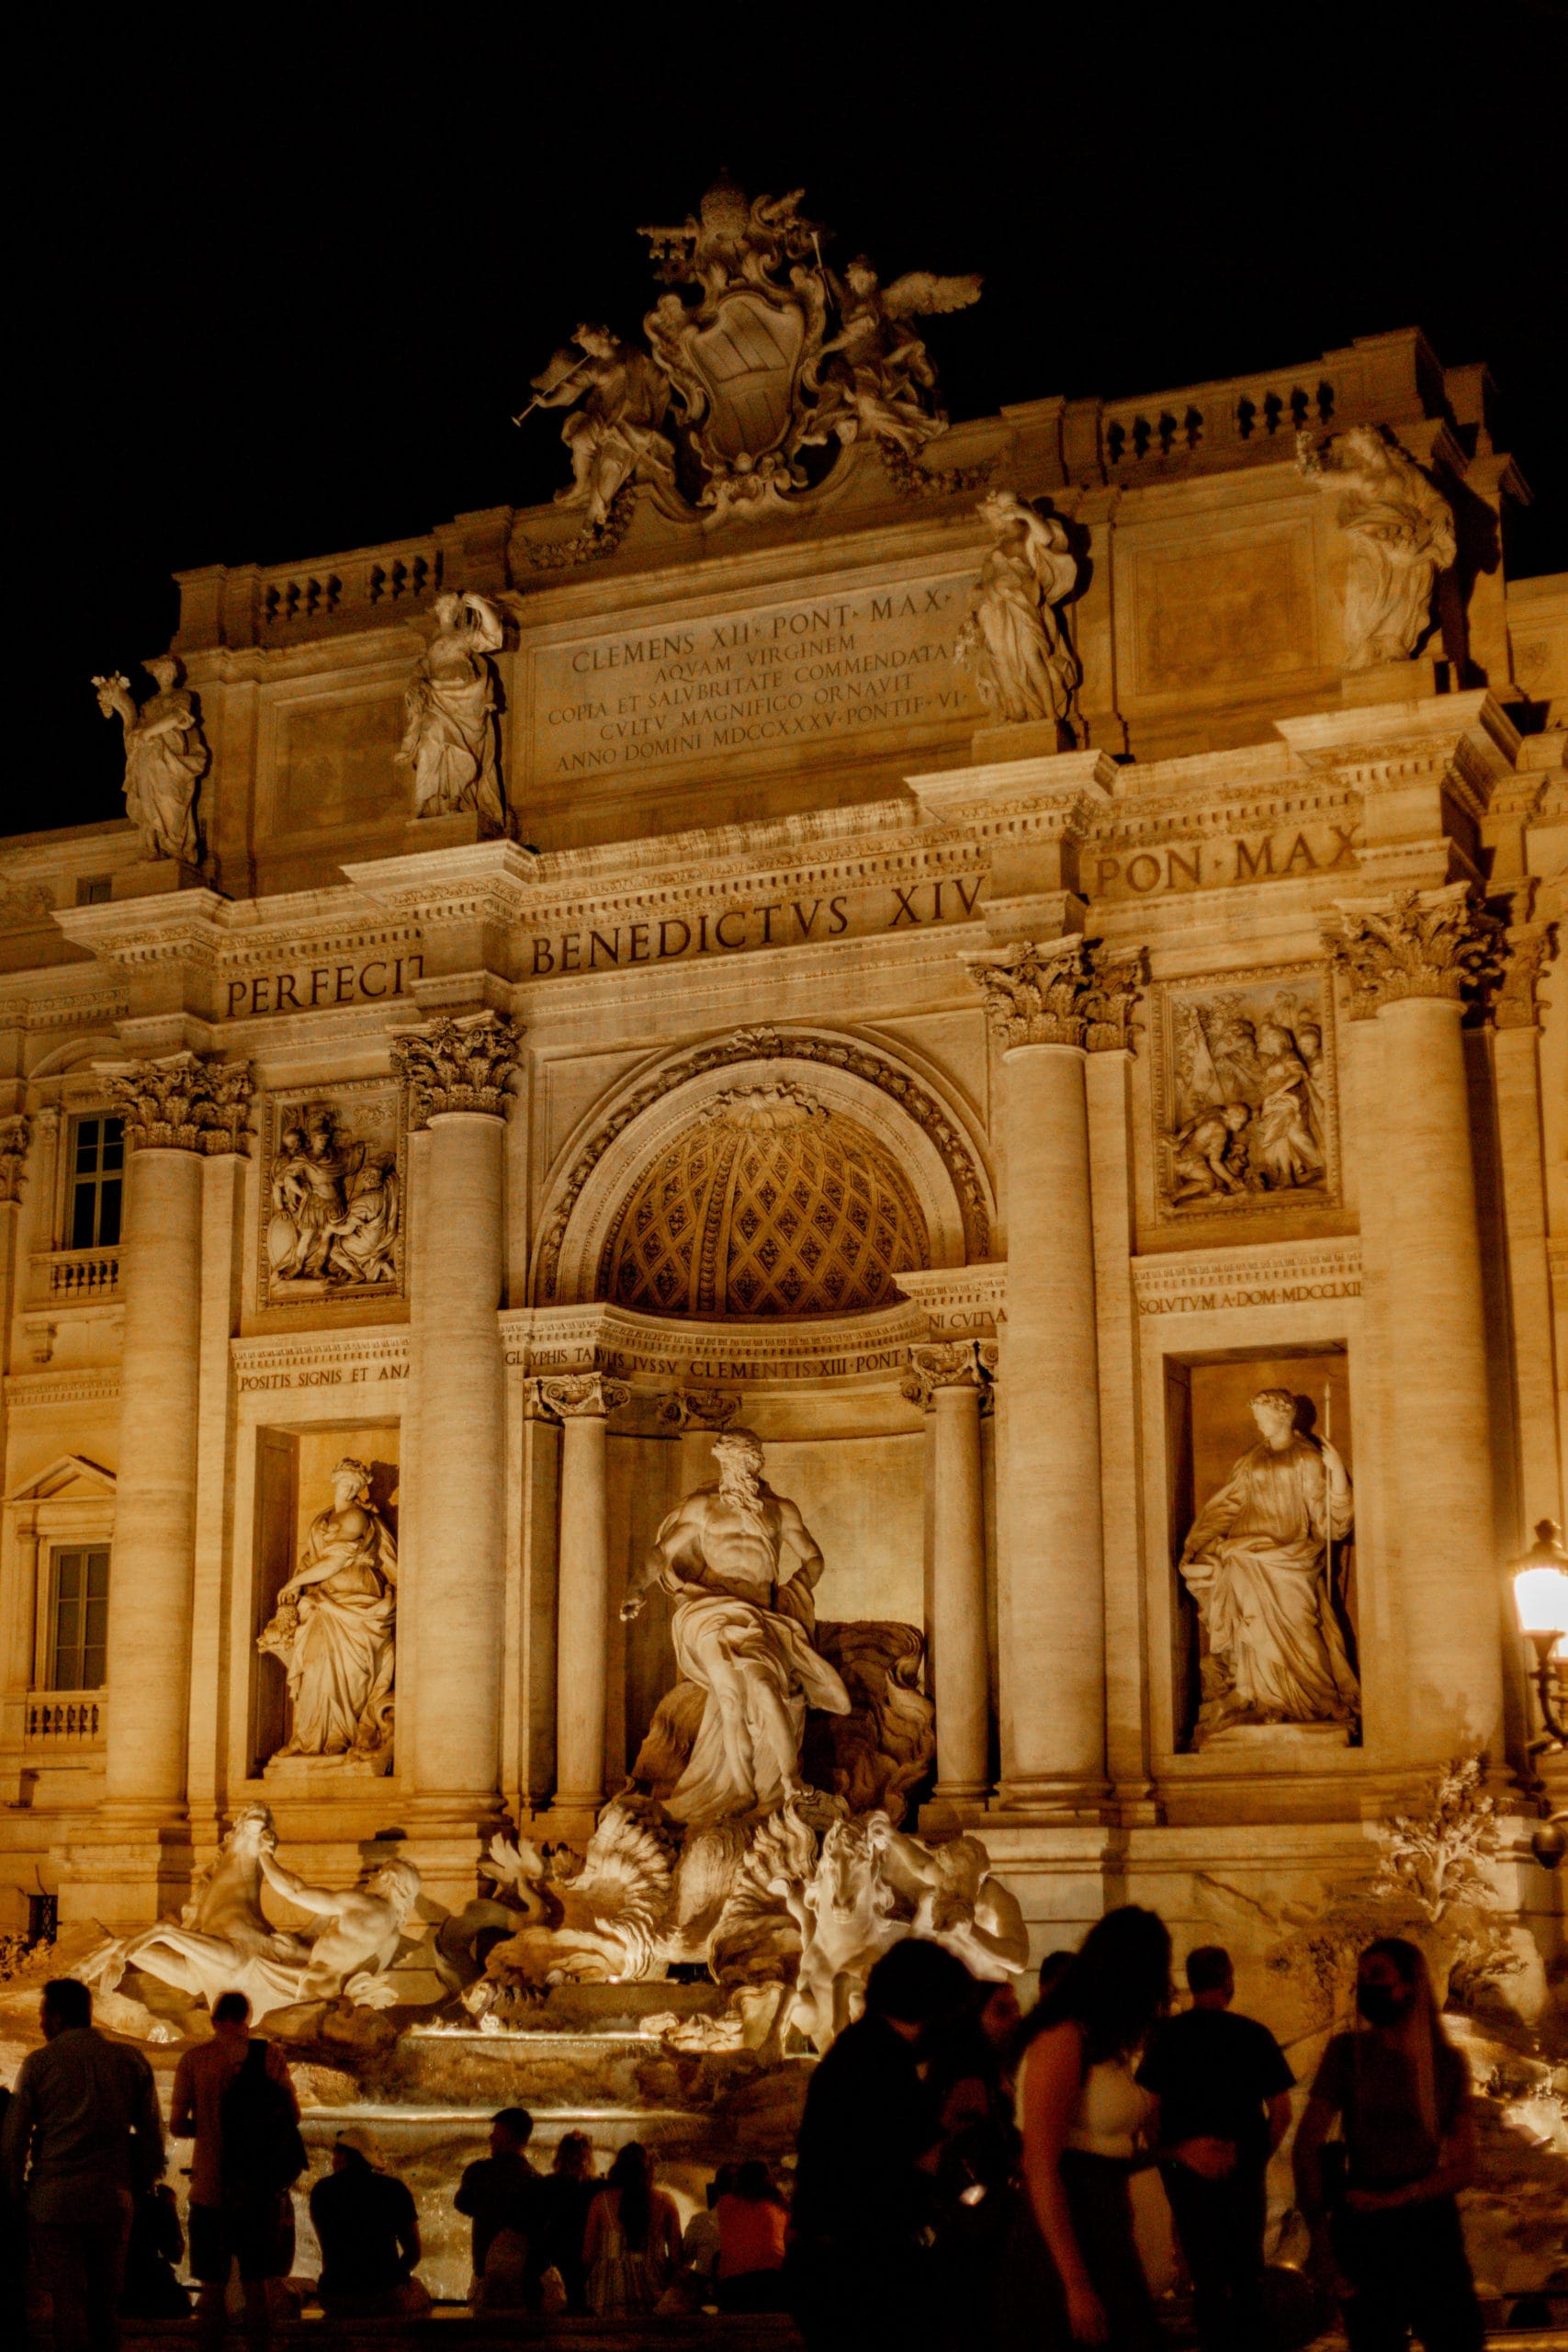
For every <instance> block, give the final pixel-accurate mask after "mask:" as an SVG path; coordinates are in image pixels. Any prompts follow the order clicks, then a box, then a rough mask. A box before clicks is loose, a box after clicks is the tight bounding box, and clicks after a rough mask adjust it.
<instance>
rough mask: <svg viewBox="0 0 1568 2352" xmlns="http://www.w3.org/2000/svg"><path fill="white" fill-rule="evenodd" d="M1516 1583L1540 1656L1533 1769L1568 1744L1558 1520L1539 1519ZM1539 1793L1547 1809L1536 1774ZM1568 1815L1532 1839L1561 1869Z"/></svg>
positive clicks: (1546, 1823)
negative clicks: (1538, 1726) (1538, 1723)
mask: <svg viewBox="0 0 1568 2352" xmlns="http://www.w3.org/2000/svg"><path fill="white" fill-rule="evenodd" d="M1509 1574H1510V1576H1511V1577H1512V1578H1513V1583H1514V1607H1515V1610H1516V1611H1517V1614H1518V1620H1519V1632H1520V1634H1522V1635H1523V1637H1524V1639H1525V1641H1526V1642H1527V1643H1528V1644H1529V1647H1530V1650H1531V1652H1532V1653H1533V1656H1534V1659H1535V1667H1534V1672H1533V1676H1532V1678H1531V1679H1532V1680H1533V1681H1534V1684H1535V1694H1536V1700H1537V1702H1538V1704H1539V1705H1540V1720H1541V1724H1542V1725H1543V1728H1542V1730H1541V1731H1540V1733H1539V1735H1538V1736H1536V1737H1535V1738H1534V1739H1532V1740H1531V1741H1530V1743H1529V1747H1528V1749H1527V1751H1526V1752H1527V1754H1528V1755H1529V1758H1530V1762H1531V1765H1532V1767H1533V1765H1534V1762H1535V1759H1536V1758H1537V1757H1538V1756H1553V1755H1556V1754H1558V1753H1559V1752H1560V1751H1561V1750H1562V1748H1564V1747H1568V1721H1565V1720H1564V1717H1563V1712H1562V1702H1563V1697H1564V1690H1565V1686H1568V1551H1565V1550H1564V1549H1563V1546H1562V1529H1561V1528H1560V1527H1559V1526H1558V1524H1557V1522H1556V1521H1555V1520H1552V1519H1543V1520H1540V1521H1537V1524H1536V1531H1535V1542H1534V1543H1533V1544H1531V1545H1530V1547H1529V1551H1528V1552H1527V1553H1526V1554H1525V1555H1524V1556H1523V1558H1522V1559H1518V1560H1516V1561H1515V1562H1514V1564H1513V1566H1512V1567H1511V1568H1510V1570H1509ZM1535 1793H1536V1794H1537V1796H1538V1797H1539V1798H1540V1801H1541V1807H1542V1812H1543V1814H1544V1813H1545V1810H1546V1807H1545V1788H1544V1784H1543V1783H1542V1781H1541V1780H1540V1775H1539V1774H1536V1775H1535ZM1564 1822H1568V1814H1561V1813H1559V1814H1551V1815H1547V1817H1546V1818H1544V1819H1543V1820H1542V1821H1541V1823H1540V1826H1539V1827H1538V1828H1537V1829H1536V1831H1535V1834H1534V1836H1533V1837H1532V1838H1531V1839H1530V1846H1531V1849H1532V1851H1533V1852H1534V1854H1535V1858H1536V1860H1537V1861H1538V1862H1540V1863H1541V1864H1543V1865H1544V1867H1545V1868H1546V1869H1547V1870H1555V1869H1556V1867H1557V1865H1558V1863H1559V1862H1560V1861H1561V1860H1562V1856H1563V1853H1564V1852H1565V1851H1568V1832H1565V1830H1564V1827H1563V1824H1564Z"/></svg>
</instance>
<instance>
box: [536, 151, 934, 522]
mask: <svg viewBox="0 0 1568 2352" xmlns="http://www.w3.org/2000/svg"><path fill="white" fill-rule="evenodd" d="M803 193H804V191H803V190H801V189H798V188H796V189H795V190H794V191H793V192H792V193H791V194H789V195H788V196H781V197H756V198H748V197H746V196H745V195H744V194H743V193H742V191H741V190H740V189H739V188H738V187H735V185H734V184H733V182H731V181H730V180H728V179H727V178H721V179H719V180H718V181H717V182H716V185H715V186H714V187H711V188H710V189H709V190H708V192H707V194H706V196H705V197H704V198H703V200H702V204H701V207H700V208H699V210H698V212H697V213H696V215H695V216H688V218H687V219H686V220H684V221H683V222H682V223H681V224H680V226H678V227H672V228H647V229H644V230H642V231H641V232H640V233H641V234H642V235H643V236H645V237H646V238H647V239H648V241H649V247H650V250H651V253H652V256H653V260H654V262H655V265H656V266H657V268H658V271H659V275H660V277H661V278H663V279H664V281H665V283H666V284H667V285H668V286H669V287H670V288H671V289H675V288H684V289H687V291H686V292H685V293H682V292H680V291H675V290H671V291H670V292H668V293H666V294H663V295H661V296H660V299H659V300H658V301H657V302H656V303H655V304H654V307H653V309H652V310H651V311H649V314H648V316H647V318H646V319H645V320H644V322H643V326H644V331H645V333H646V335H647V339H648V347H647V349H646V350H642V349H638V348H637V346H636V345H630V344H626V343H624V342H622V341H621V340H620V339H619V337H617V336H616V335H615V334H612V333H611V331H610V330H609V329H608V328H607V327H603V326H580V327H579V328H578V329H577V331H576V333H575V334H574V335H573V338H572V343H571V345H570V346H569V347H568V348H567V349H565V350H563V351H558V352H557V354H556V355H555V356H554V358H553V359H552V360H551V361H550V363H549V365H548V367H547V368H545V369H544V370H543V371H542V372H541V373H540V374H539V375H538V376H536V378H535V379H534V395H535V396H534V399H533V400H532V401H530V402H529V406H528V409H525V411H524V414H525V415H526V414H528V413H529V412H530V411H531V410H532V409H534V408H563V409H566V410H567V411H568V412H569V413H568V415H567V417H566V420H565V423H564V424H563V425H562V427H561V438H562V440H563V441H564V442H565V443H566V446H567V449H568V451H569V453H570V458H571V466H572V479H571V481H570V483H569V484H568V485H567V486H566V487H565V488H564V489H563V490H561V491H560V492H558V493H557V495H558V499H559V500H560V502H561V503H563V504H566V505H574V506H580V507H582V508H584V509H586V527H587V528H588V530H589V531H591V532H594V531H603V530H605V529H606V528H607V527H609V526H610V522H611V515H612V510H613V509H615V506H616V503H617V501H618V500H620V499H622V497H623V495H624V494H626V493H627V492H629V491H630V488H631V485H632V484H633V483H634V482H644V483H646V484H648V485H649V488H650V489H651V491H652V492H653V495H654V497H655V499H656V500H657V502H658V503H659V504H660V506H661V507H663V508H664V510H665V511H666V512H668V513H670V514H671V515H678V516H682V517H684V518H686V519H690V520H701V519H709V520H713V521H717V520H721V519H723V518H724V517H726V516H728V515H732V514H734V515H745V514H750V515H761V514H763V513H766V512H767V511H768V510H769V509H770V508H771V507H775V506H777V505H779V504H781V503H783V504H787V503H789V501H790V500H791V499H792V498H794V497H796V496H798V495H799V494H800V493H801V492H805V491H807V490H809V489H811V488H812V487H813V486H814V485H815V484H816V483H817V482H818V481H821V480H823V479H824V478H825V477H826V476H827V474H828V473H829V472H830V471H831V469H832V466H833V462H834V460H835V458H838V456H839V455H840V453H841V451H842V450H843V448H844V447H847V445H848V444H850V443H851V442H852V441H856V440H860V439H869V440H872V441H874V442H875V443H877V444H878V445H879V447H881V448H882V450H883V452H884V455H885V456H886V458H887V459H888V462H889V464H890V466H891V467H894V468H895V469H897V467H899V466H903V467H906V468H907V467H908V466H909V465H910V464H911V463H912V462H913V460H914V458H915V457H916V455H917V453H918V452H919V450H920V449H921V448H923V447H925V445H926V443H927V442H929V441H931V439H933V438H934V437H935V435H938V434H939V433H941V432H942V430H943V429H944V427H945V426H946V424H947V418H946V415H945V413H944V412H943V411H942V408H941V406H940V405H939V403H938V401H937V396H936V371H935V369H934V368H933V367H932V365H931V356H930V354H929V353H928V351H927V349H926V346H925V345H924V343H923V342H922V341H921V339H920V337H919V334H917V333H916V332H915V329H914V327H913V325H912V324H911V323H910V322H911V321H912V320H914V319H917V318H921V317H927V316H930V315H931V314H932V313H933V312H937V311H956V310H962V309H964V307H965V306H966V305H967V304H969V303H971V302H974V301H976V300H978V299H979V293H980V280H979V279H978V277H933V276H932V275H931V273H930V272H929V271H925V270H913V271H909V272H908V273H907V274H906V275H905V276H904V277H899V278H896V279H895V280H894V282H893V283H892V284H891V285H889V286H884V285H883V284H882V283H881V281H880V279H879V278H878V277H877V274H876V272H875V270H874V268H873V267H872V266H871V264H870V262H869V261H867V260H865V258H864V257H863V256H861V257H859V258H857V259H855V260H853V261H852V262H850V263H848V264H847V265H846V266H845V268H844V269H843V271H842V272H841V273H840V272H839V271H837V270H834V269H831V268H829V266H828V265H827V264H826V263H825V262H824V261H823V258H822V242H823V238H824V236H825V234H826V232H825V231H824V230H823V229H822V228H821V226H820V224H819V223H818V222H814V221H811V220H806V219H805V218H804V217H803V216H802V214H801V211H800V200H801V197H802V195H803ZM693 291H694V295H695V299H694V300H693V299H689V297H690V295H691V293H692V292H693ZM521 421H522V420H521V418H520V419H519V420H518V422H519V423H520V422H521ZM813 452H816V453H818V455H817V456H816V458H815V459H814V458H813V455H812V453H813Z"/></svg>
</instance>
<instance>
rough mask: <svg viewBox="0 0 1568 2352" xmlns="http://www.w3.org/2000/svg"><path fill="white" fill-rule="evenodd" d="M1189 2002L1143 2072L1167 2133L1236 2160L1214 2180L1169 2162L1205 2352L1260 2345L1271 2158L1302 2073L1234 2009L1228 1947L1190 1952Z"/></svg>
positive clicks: (1168, 2025) (1168, 2180)
mask: <svg viewBox="0 0 1568 2352" xmlns="http://www.w3.org/2000/svg"><path fill="white" fill-rule="evenodd" d="M1187 1985H1188V1989H1189V1991H1190V1993H1191V1996H1192V2006H1191V2007H1190V2009H1188V2010H1186V2011H1185V2012H1184V2013H1183V2014H1182V2015H1181V2016H1180V2017H1175V2018H1166V2020H1165V2021H1164V2023H1163V2024H1162V2025H1160V2026H1158V2027H1156V2030H1155V2034H1154V2037H1153V2039H1152V2041H1150V2043H1149V2048H1148V2052H1147V2054H1146V2055H1145V2059H1144V2063H1143V2064H1142V2065H1141V2066H1140V2067H1139V2069H1138V2080H1139V2082H1140V2083H1142V2085H1143V2086H1144V2088H1145V2090H1149V2091H1153V2093H1154V2094H1155V2097H1156V2098H1157V2099H1158V2101H1159V2137H1160V2138H1161V2139H1162V2140H1164V2141H1169V2142H1175V2141H1181V2140H1194V2139H1198V2138H1200V2137H1207V2138H1210V2139H1214V2140H1225V2141H1228V2142H1229V2143H1230V2144H1231V2146H1233V2147H1234V2148H1235V2167H1234V2169H1233V2170H1232V2171H1231V2172H1230V2173H1229V2174H1228V2175H1227V2177H1225V2178H1224V2180H1205V2179H1204V2178H1203V2177H1201V2175H1200V2174H1198V2173H1195V2172H1191V2171H1189V2169H1188V2168H1187V2166H1186V2165H1178V2164H1172V2165H1166V2166H1165V2168H1164V2177H1165V2186H1166V2193H1167V2195H1168V2197H1169V2199H1170V2210H1171V2213H1172V2216H1173V2218H1174V2220H1175V2222H1176V2233H1177V2236H1178V2237H1179V2239H1180V2241H1181V2251H1182V2253H1183V2255H1184V2256H1186V2259H1187V2267H1188V2269H1189V2271H1190V2273H1191V2277H1192V2288H1193V2305H1194V2307H1193V2317H1194V2319H1195V2320H1196V2322H1197V2326H1198V2339H1199V2342H1200V2343H1201V2346H1202V2347H1203V2352H1256V2346H1258V2345H1259V2344H1262V2343H1263V2342H1265V2341H1266V2339H1267V2336H1268V2325H1267V2323H1266V2320H1265V2317H1264V2310H1263V2229H1264V2223H1265V2222H1266V2221H1267V2219H1268V2211H1269V2199H1268V2191H1267V2188H1266V2187H1265V2176H1266V2174H1267V2172H1268V2168H1269V2157H1270V2156H1271V2155H1272V2154H1273V2153H1274V2151H1275V2149H1276V2148H1277V2147H1278V2146H1279V2144H1280V2141H1281V2140H1282V2139H1283V2138H1284V2136H1285V2134H1286V2132H1287V2131H1289V2130H1290V2127H1291V2086H1292V2083H1293V2082H1294V2081H1295V2076H1294V2075H1292V2072H1291V2069H1290V2067H1289V2066H1288V2065H1287V2064H1286V2063H1285V2053H1284V2052H1283V2051H1282V2050H1281V2049H1280V2045H1279V2043H1278V2042H1277V2041H1275V2039H1274V2037H1273V2035H1272V2034H1271V2033H1270V2032H1269V2029H1268V2027H1267V2026H1263V2025H1259V2024H1258V2022H1257V2021H1256V2019H1255V2018H1244V2017H1237V2016H1236V2015H1235V2011H1234V2010H1233V2009H1232V2007H1231V2002H1232V2001H1233V2000H1234V1999H1235V1973H1234V1972H1233V1970H1232V1968H1231V1962H1230V1954H1229V1953H1228V1952H1226V1951H1222V1950H1221V1948H1220V1946H1219V1945H1218V1944H1201V1945H1200V1946H1199V1947H1198V1949H1197V1951H1193V1952H1191V1953H1190V1954H1189V1956H1188V1961H1187Z"/></svg>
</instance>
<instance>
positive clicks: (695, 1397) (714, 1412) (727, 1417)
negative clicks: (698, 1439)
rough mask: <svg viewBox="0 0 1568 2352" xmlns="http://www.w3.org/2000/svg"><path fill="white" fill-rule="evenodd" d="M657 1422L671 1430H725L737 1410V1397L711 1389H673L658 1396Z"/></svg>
mask: <svg viewBox="0 0 1568 2352" xmlns="http://www.w3.org/2000/svg"><path fill="white" fill-rule="evenodd" d="M656 1409H657V1412H658V1415H659V1419H660V1420H661V1421H663V1422H664V1423H665V1424H666V1426H667V1427H669V1428H671V1429H674V1430H727V1429H728V1427H729V1424H730V1422H731V1421H732V1420H733V1419H735V1416H736V1414H737V1413H738V1412H739V1410H740V1399H739V1397H721V1396H719V1395H718V1394H717V1392H716V1390H714V1389H711V1388H677V1389H676V1390H675V1391H674V1393H673V1395H671V1396H669V1397H660V1400H659V1404H658V1407H657V1408H656Z"/></svg>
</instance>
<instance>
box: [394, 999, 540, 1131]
mask: <svg viewBox="0 0 1568 2352" xmlns="http://www.w3.org/2000/svg"><path fill="white" fill-rule="evenodd" d="M521 1042H522V1032H521V1030H520V1029H519V1027H518V1024H517V1023H516V1022H515V1021H513V1020H511V1019H510V1018H509V1017H508V1016H507V1015H506V1014H505V1013H502V1012H470V1013H467V1014H465V1015H464V1016H463V1017H462V1018H461V1019H458V1020H453V1019H451V1018H449V1017H448V1018H444V1019H442V1020H439V1021H433V1022H432V1023H430V1025H429V1027H428V1028H425V1029H406V1030H404V1031H402V1032H401V1033H400V1035H398V1036H396V1037H394V1038H393V1039H392V1064H393V1067H394V1069H397V1071H398V1072H399V1074H400V1076H401V1077H402V1078H403V1079H404V1080H406V1082H407V1085H408V1090H409V1125H411V1126H414V1127H423V1126H428V1125H429V1124H430V1122H431V1120H432V1119H438V1118H440V1117H441V1116H442V1115H443V1114H445V1113H447V1112H452V1111H479V1112H482V1113H484V1114H486V1115H487V1116H488V1117H490V1118H492V1119H502V1118H504V1117H505V1115H506V1090H507V1087H508V1085H509V1084H510V1083H511V1081H512V1079H513V1075H514V1074H515V1072H516V1069H517V1060H518V1054H519V1050H520V1047H521Z"/></svg>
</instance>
